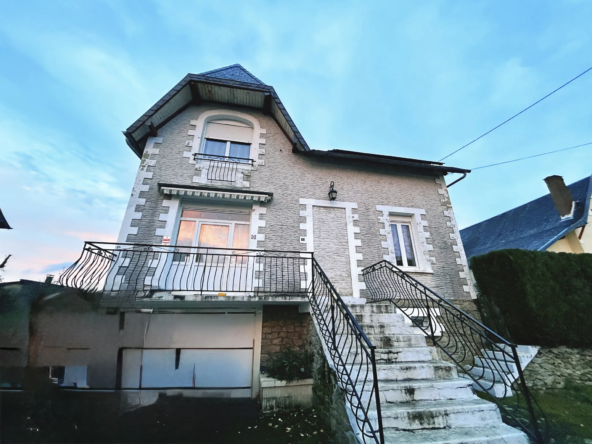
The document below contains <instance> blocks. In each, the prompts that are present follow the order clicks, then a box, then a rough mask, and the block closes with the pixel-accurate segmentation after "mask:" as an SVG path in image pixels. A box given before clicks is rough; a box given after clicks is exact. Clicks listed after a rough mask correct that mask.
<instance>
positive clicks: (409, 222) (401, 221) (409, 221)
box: [389, 216, 419, 270]
mask: <svg viewBox="0 0 592 444" xmlns="http://www.w3.org/2000/svg"><path fill="white" fill-rule="evenodd" d="M393 225H398V226H399V227H401V225H406V226H408V227H409V234H410V241H411V250H412V251H413V255H414V259H415V264H416V265H408V263H409V258H408V257H407V251H406V248H405V239H404V238H403V230H402V229H399V228H397V230H396V232H397V235H398V241H399V248H400V250H401V259H402V261H403V264H402V265H398V264H397V263H396V258H395V263H394V265H396V266H397V267H399V268H400V269H401V270H403V269H405V270H415V269H419V254H418V250H417V240H418V239H417V238H418V236H416V235H415V233H414V224H413V218H412V217H402V216H390V220H389V228H390V229H391V235H392V234H393ZM391 242H392V244H393V247H392V248H393V255H395V254H396V250H395V244H394V238H391Z"/></svg>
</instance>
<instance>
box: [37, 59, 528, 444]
mask: <svg viewBox="0 0 592 444" xmlns="http://www.w3.org/2000/svg"><path fill="white" fill-rule="evenodd" d="M124 135H125V140H126V142H127V144H128V146H129V147H130V149H131V150H132V151H133V152H134V153H135V154H136V155H137V156H138V158H139V169H138V173H137V176H136V180H135V183H134V185H133V190H132V193H131V197H130V200H129V204H128V206H127V211H126V213H125V216H124V219H123V222H122V225H121V230H120V232H119V237H118V240H117V242H116V243H105V242H92V241H89V242H86V243H85V246H84V249H83V252H82V254H81V256H80V258H79V259H78V261H76V262H75V263H74V264H73V265H72V266H71V267H70V268H69V269H68V270H66V271H65V272H64V273H63V274H62V275H61V276H60V277H59V279H58V283H59V284H61V285H63V286H64V287H74V288H78V289H80V290H83V291H82V292H80V293H79V294H74V293H72V292H66V293H65V294H63V295H61V296H56V297H51V298H45V299H44V300H43V301H41V302H40V303H39V304H40V307H41V308H40V309H39V310H38V312H37V313H38V314H37V316H36V318H35V321H34V328H32V329H31V331H33V332H34V337H32V338H31V339H30V351H29V356H30V361H29V364H30V365H33V366H36V367H50V368H51V372H52V375H53V376H52V377H54V378H55V379H56V380H57V381H59V383H60V385H61V386H69V387H76V388H80V387H82V388H84V389H91V390H92V389H109V390H113V389H116V390H120V389H121V390H124V391H125V393H127V394H130V393H134V392H137V393H139V394H140V395H138V396H139V398H141V397H142V396H144V395H145V394H146V393H151V392H157V393H158V392H171V391H173V392H175V393H183V394H186V395H187V396H208V397H211V396H221V397H222V396H223V397H247V398H249V397H252V398H256V397H257V396H258V395H259V393H260V375H261V368H262V367H264V365H265V360H266V358H267V356H269V354H270V353H274V352H277V351H280V350H282V349H285V348H287V347H291V348H295V349H302V348H304V347H306V346H308V345H309V344H311V343H312V344H313V345H314V344H317V345H318V344H321V345H320V346H319V347H318V348H317V350H320V353H322V354H323V359H326V361H327V362H328V363H329V364H328V365H329V366H330V367H331V368H332V369H333V370H335V372H336V373H338V374H339V375H340V376H339V380H338V382H337V383H336V384H337V385H338V386H339V387H340V388H341V389H344V390H345V391H346V392H347V395H346V396H345V397H343V396H342V398H343V402H345V405H346V407H347V409H346V410H347V411H349V412H350V413H351V412H355V415H356V416H357V419H356V418H355V417H354V416H350V417H349V423H350V424H351V426H352V429H353V430H354V433H361V435H358V436H362V435H363V437H362V438H360V439H363V440H364V441H365V442H370V441H368V439H370V438H371V441H372V442H377V441H376V440H377V439H378V438H377V436H378V435H377V430H378V429H379V428H380V426H379V425H377V423H376V419H375V418H376V415H379V413H376V412H375V411H374V410H373V409H375V407H372V405H373V404H372V403H373V402H374V401H373V400H374V399H375V397H374V396H375V395H377V393H378V392H377V390H376V389H377V387H378V384H379V382H378V380H374V379H375V378H376V375H378V377H379V378H383V379H385V378H386V380H387V382H385V384H386V383H388V384H390V385H388V387H387V388H388V389H389V390H391V391H392V393H396V395H393V396H395V397H399V396H400V397H401V399H402V400H403V401H412V400H418V399H420V398H421V399H423V401H422V402H423V403H419V404H417V405H416V404H405V405H404V406H402V407H400V406H398V407H397V408H399V410H397V408H390V409H388V410H387V409H385V412H386V413H383V416H384V417H385V418H386V417H387V415H390V416H388V418H389V421H390V422H388V424H390V425H389V426H388V427H390V430H391V432H392V433H395V434H396V433H399V432H398V431H397V430H398V429H402V428H405V427H408V428H409V429H410V430H416V429H422V428H438V429H442V431H441V432H434V433H436V434H438V433H441V434H446V433H449V432H448V431H446V430H447V428H448V427H456V426H457V425H459V424H461V425H462V427H465V426H467V424H468V426H471V427H477V428H478V427H485V428H482V429H478V430H477V431H476V432H475V433H474V434H473V435H474V436H487V437H491V436H493V437H498V438H499V437H505V438H507V439H508V441H507V442H525V441H524V440H523V438H524V435H523V434H522V433H521V432H518V431H516V430H514V429H512V428H510V427H506V426H503V425H502V424H501V418H500V416H499V412H498V410H497V407H496V406H495V405H493V404H490V403H488V402H485V401H482V400H480V399H478V398H476V397H475V395H474V394H473V392H472V390H471V388H470V387H471V382H470V381H469V380H467V379H462V378H459V377H458V376H457V374H456V370H455V367H454V365H453V364H450V363H446V362H443V361H440V360H439V358H438V357H437V354H436V353H435V352H434V351H433V350H432V349H431V347H428V346H427V343H426V339H425V334H424V333H422V331H421V330H420V329H419V328H418V327H414V326H413V325H411V321H409V323H408V324H406V323H405V322H407V321H405V320H404V319H405V318H404V316H403V314H401V313H396V312H395V311H394V309H392V307H390V306H387V305H385V306H382V307H380V306H379V307H378V308H377V307H368V308H367V305H369V304H365V303H366V301H367V297H370V296H371V295H370V293H369V292H370V288H367V285H366V282H365V281H364V277H363V272H362V270H363V269H365V268H366V267H369V266H371V265H373V264H376V263H378V262H381V261H387V263H389V264H393V265H395V266H396V267H398V270H399V271H400V272H401V273H405V276H409V277H413V278H414V279H416V280H417V282H421V283H423V284H425V285H426V286H428V287H430V288H432V289H435V290H436V291H437V292H438V293H439V294H441V295H443V296H444V297H445V298H446V299H447V300H448V301H450V302H453V303H454V304H455V305H456V306H459V307H461V308H463V309H465V310H468V311H471V312H474V311H475V306H474V303H473V300H474V297H475V295H474V293H473V290H472V285H470V283H469V281H468V273H469V271H468V267H467V261H466V257H465V254H464V251H463V246H462V242H461V238H460V234H459V231H458V228H457V224H456V220H455V216H454V211H453V209H452V205H451V202H450V198H449V194H448V189H447V186H446V183H445V176H446V175H447V174H448V173H462V174H465V175H466V173H467V172H468V170H463V169H461V168H454V167H450V166H447V165H444V164H442V163H439V162H431V161H425V160H418V159H409V158H401V157H394V156H383V155H375V154H367V153H363V152H353V151H346V150H331V151H319V150H315V149H312V148H311V147H309V145H308V144H307V142H306V141H305V139H304V137H303V135H302V134H301V132H300V131H299V129H298V128H297V127H296V124H295V123H294V121H293V120H292V118H291V117H290V115H289V114H288V111H287V110H286V108H285V107H284V105H283V104H282V102H281V100H280V98H279V96H278V95H277V93H276V91H275V90H274V88H273V87H271V86H269V85H266V84H264V83H263V82H262V81H261V80H259V79H258V78H256V77H255V76H253V75H252V74H251V73H250V72H248V71H247V70H246V69H244V68H243V67H242V66H240V65H232V66H228V67H225V68H220V69H217V70H214V71H209V72H205V73H202V74H197V75H195V74H188V75H187V76H186V77H185V78H183V79H182V80H181V81H180V82H179V83H178V84H177V85H176V86H174V87H173V89H172V90H171V91H170V92H168V93H167V94H166V95H165V96H164V97H163V98H162V99H160V100H159V101H158V102H156V104H155V105H154V106H153V107H152V108H150V109H149V110H147V111H146V112H145V113H144V114H143V115H142V116H141V117H140V118H138V120H137V121H136V122H134V123H133V124H132V125H131V126H130V127H129V128H128V129H127V130H126V131H125V132H124ZM413 282H416V281H413ZM411 285H416V284H411ZM423 291H425V290H423ZM44 304H45V305H44ZM346 304H347V305H346ZM348 306H349V307H351V311H352V312H354V313H355V314H356V316H357V319H358V322H359V324H358V322H355V321H354V318H353V317H352V315H351V312H350V308H347V307H348ZM450 306H451V307H452V305H450ZM43 307H45V308H43ZM447 307H448V306H446V307H444V308H442V309H439V308H435V309H433V310H432V309H429V310H428V311H425V310H423V311H422V310H421V309H419V310H415V311H416V312H415V314H414V322H416V324H415V325H419V322H422V320H421V316H427V317H430V316H432V315H433V313H440V310H445V309H448V308H447ZM376 310H379V311H376ZM380 310H382V311H380ZM455 310H456V309H455ZM376 313H379V314H378V315H377V314H376ZM422 313H423V314H422ZM455 316H456V317H458V314H457V315H455ZM462 316H466V315H464V313H463V315H462ZM456 317H455V319H456ZM418 319H419V320H418ZM471 322H472V321H471ZM364 330H367V336H366V334H365V333H364ZM440 333H441V330H440ZM389 335H394V337H391V336H389ZM397 335H399V336H397ZM368 338H371V339H372V338H374V339H372V340H376V343H378V344H379V346H378V349H376V350H378V351H377V352H376V353H379V357H374V355H373V353H375V352H374V350H375V348H373V347H374V346H372V345H371V344H370V343H369V342H364V341H370V339H368ZM351 341H353V343H352V342H351ZM401 347H408V348H405V349H404V350H403V349H402V348H401ZM456 348H458V347H456ZM400 353H401V355H400V357H399V354H400ZM379 359H380V360H381V361H379ZM358 360H360V361H359V362H360V365H358V364H356V363H357V362H358ZM416 361H419V362H416ZM377 362H381V363H382V364H380V365H382V366H383V367H381V369H383V370H384V372H382V371H383V370H381V373H375V375H374V376H373V374H372V369H373V368H374V369H375V370H376V365H378V364H376V363H377ZM408 362H411V364H408ZM362 364H364V365H362ZM373 366H374V367H373ZM389 378H390V379H389ZM409 379H413V380H414V381H412V382H406V384H407V385H401V384H400V383H399V385H397V383H396V381H399V380H403V381H407V380H409ZM368 381H374V382H372V383H368ZM389 381H390V382H389ZM393 381H395V382H393ZM413 384H416V385H417V390H415V389H416V387H415V386H414V385H413ZM346 386H347V387H346ZM326 393H329V394H331V393H332V392H331V391H330V390H329V391H326ZM340 393H343V392H340ZM352 393H355V394H356V395H355V396H353V395H352ZM146 396H147V395H146ZM389 396H390V395H389ZM331 399H335V398H331ZM397 399H399V398H397ZM138 402H140V403H141V402H143V401H142V400H141V399H140V400H139V401H138ZM381 402H382V401H381ZM384 402H386V401H384ZM409 405H412V406H413V409H415V411H414V412H409V411H408V409H409V408H410V407H409ZM389 406H391V407H392V405H389ZM405 409H407V410H405ZM343 411H344V410H343V409H342V410H340V412H343ZM372 411H374V412H375V413H372ZM341 414H342V413H341ZM360 415H361V416H360ZM372 415H374V416H372ZM379 417H380V415H379ZM424 417H425V418H432V419H430V420H429V421H427V422H426V421H424V420H423V419H422V418H424ZM360 418H361V419H360ZM373 418H374V419H373ZM433 418H437V420H434V419H433ZM346 422H347V421H346ZM339 423H343V421H341V422H339ZM386 427H387V426H385V428H386ZM464 430H466V429H462V430H461V431H459V432H455V433H456V435H454V433H453V435H450V436H453V437H454V436H463V435H464V433H465V432H464ZM429 432H430V431H429ZM400 433H407V432H400ZM409 433H411V432H409ZM430 433H432V432H430ZM451 433H452V432H451ZM479 433H481V434H479ZM393 436H394V435H393ZM397 436H398V438H392V439H402V438H401V436H400V435H397ZM421 436H424V435H421ZM434 436H435V435H434ZM442 436H444V435H442ZM446 436H449V435H446ZM369 437H370V438H369ZM406 439H411V441H409V442H426V441H421V439H422V438H421V437H419V438H417V437H416V438H414V437H413V436H409V437H408V438H406ZM414 440H415V441H414ZM418 440H419V441H418ZM340 442H345V441H340Z"/></svg>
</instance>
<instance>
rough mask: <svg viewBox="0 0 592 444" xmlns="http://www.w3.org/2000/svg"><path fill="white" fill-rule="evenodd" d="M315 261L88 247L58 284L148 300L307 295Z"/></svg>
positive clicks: (301, 256) (233, 252) (251, 253)
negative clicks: (173, 295) (184, 294)
mask: <svg viewBox="0 0 592 444" xmlns="http://www.w3.org/2000/svg"><path fill="white" fill-rule="evenodd" d="M311 260H312V254H311V253H301V252H293V251H261V250H244V249H228V248H205V247H178V246H168V245H148V244H121V243H119V244H118V243H99V242H86V243H85V245H84V250H83V252H82V254H81V256H80V258H79V259H78V260H77V261H76V262H75V263H74V264H72V265H71V266H70V268H68V269H67V270H65V271H64V272H63V273H62V274H61V275H60V277H59V279H58V283H59V284H60V285H64V286H68V287H74V288H80V289H84V290H88V291H97V292H101V293H102V294H103V298H109V297H115V298H131V299H137V298H140V299H143V298H150V297H153V296H154V295H155V294H156V293H158V292H163V291H168V292H171V291H189V292H195V293H199V294H202V295H203V294H207V293H212V294H216V293H225V294H228V295H233V294H262V293H273V294H278V295H281V294H290V295H295V294H297V295H302V296H306V293H307V292H308V291H309V290H308V285H309V283H308V281H307V271H306V270H307V267H308V268H309V269H310V267H311ZM309 274H310V272H309Z"/></svg>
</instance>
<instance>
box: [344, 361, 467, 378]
mask: <svg viewBox="0 0 592 444" xmlns="http://www.w3.org/2000/svg"><path fill="white" fill-rule="evenodd" d="M376 373H377V375H378V381H380V382H382V381H410V380H435V379H440V380H443V379H448V380H449V379H454V378H457V377H458V374H457V372H456V367H455V366H454V365H453V364H450V363H448V362H444V361H426V362H397V363H393V364H377V365H376ZM350 375H351V378H352V379H354V380H355V379H357V378H358V375H360V379H363V380H369V381H371V380H373V379H374V377H373V375H372V366H371V365H361V366H356V365H355V364H354V365H353V366H352V367H350Z"/></svg>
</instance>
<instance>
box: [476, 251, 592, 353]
mask: <svg viewBox="0 0 592 444" xmlns="http://www.w3.org/2000/svg"><path fill="white" fill-rule="evenodd" d="M471 269H472V270H473V273H474V275H475V279H476V281H477V287H478V289H479V293H480V295H479V297H480V298H485V299H486V301H484V302H485V304H483V303H482V304H481V305H482V306H483V305H490V306H496V307H497V308H499V312H500V313H501V316H503V321H504V323H505V326H506V327H507V329H508V332H509V333H510V335H511V339H512V340H513V341H515V342H517V343H519V344H529V345H543V346H549V347H554V346H559V345H565V346H570V347H590V346H592V335H590V331H591V330H592V255H591V254H569V253H551V252H544V251H528V250H499V251H493V252H491V253H488V254H484V255H482V256H476V257H473V258H472V260H471ZM490 313H491V311H490Z"/></svg>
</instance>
